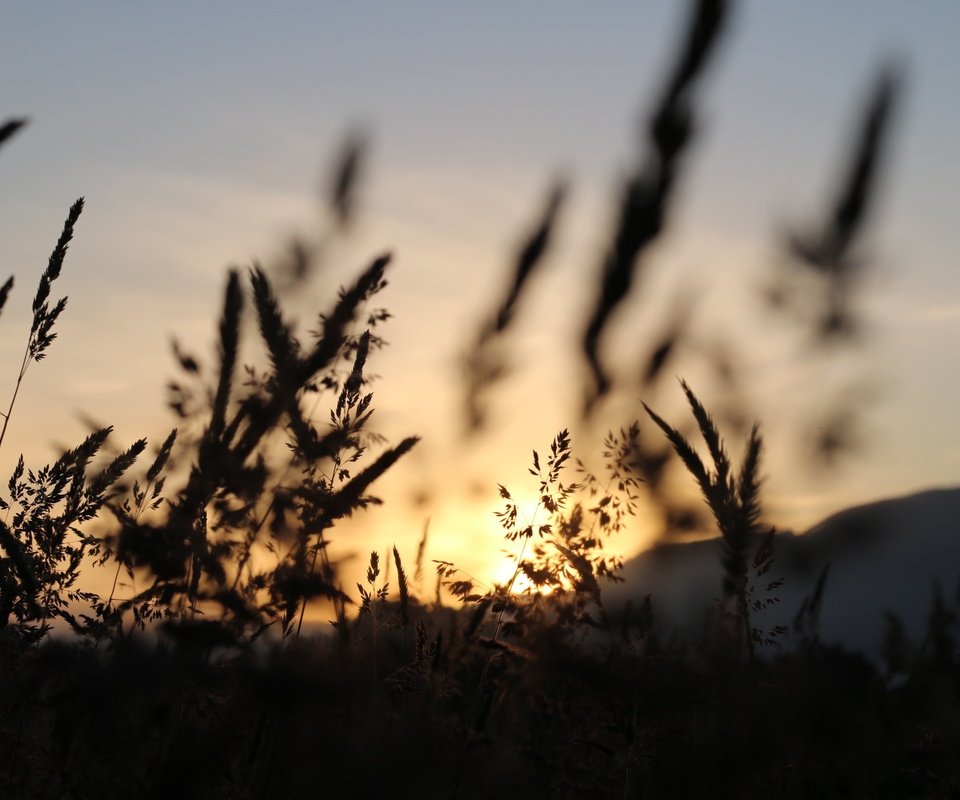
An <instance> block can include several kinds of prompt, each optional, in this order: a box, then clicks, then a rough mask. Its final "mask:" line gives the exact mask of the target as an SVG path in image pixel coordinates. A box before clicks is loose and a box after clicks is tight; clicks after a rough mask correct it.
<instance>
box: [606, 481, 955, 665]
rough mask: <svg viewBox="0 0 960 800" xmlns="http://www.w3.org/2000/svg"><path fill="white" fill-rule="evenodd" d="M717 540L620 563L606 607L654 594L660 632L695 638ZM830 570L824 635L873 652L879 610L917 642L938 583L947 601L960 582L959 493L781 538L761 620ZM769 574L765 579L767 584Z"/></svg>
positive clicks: (901, 502) (868, 507) (865, 511)
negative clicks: (773, 584) (774, 583)
mask: <svg viewBox="0 0 960 800" xmlns="http://www.w3.org/2000/svg"><path fill="white" fill-rule="evenodd" d="M719 547H720V541H719V539H710V540H706V541H701V542H693V543H687V544H662V545H659V546H657V547H654V548H652V549H651V550H648V551H647V552H645V553H643V554H641V555H640V556H638V557H636V558H634V559H632V560H630V561H629V562H627V563H626V564H625V566H624V571H623V575H624V578H625V579H626V580H625V582H624V583H622V584H618V585H617V586H616V587H611V588H609V589H607V590H606V594H607V597H608V602H609V603H610V605H611V606H613V607H616V606H619V605H622V604H623V603H624V602H625V601H626V599H627V598H628V597H634V598H636V597H637V596H638V595H639V596H641V597H642V596H643V595H646V594H647V593H651V594H652V595H653V603H654V612H655V615H656V618H657V619H658V620H659V624H660V629H661V631H662V632H664V633H669V632H671V631H673V630H675V629H678V628H679V629H680V631H681V632H683V633H685V634H686V635H688V636H689V635H691V634H693V635H696V634H697V633H698V632H699V626H700V625H701V623H702V621H703V614H704V609H705V608H707V607H708V606H709V605H710V604H711V602H712V601H713V599H714V598H717V597H719V596H720V593H721V589H720V586H721V577H722V575H721V565H720V560H719V558H718V556H719V552H718V551H719ZM827 562H829V563H830V572H829V576H828V579H827V582H826V588H825V591H824V595H823V608H822V612H821V617H820V633H821V639H822V640H823V641H825V642H837V643H843V644H845V645H847V646H849V647H852V648H856V649H860V650H863V651H864V652H866V653H868V654H870V655H876V654H877V652H878V648H879V646H880V643H881V638H882V633H883V622H884V618H883V612H884V611H892V612H894V613H895V614H897V615H898V616H899V617H900V618H901V619H902V621H903V623H904V625H905V628H906V630H907V632H908V634H909V635H910V636H911V638H912V639H913V640H914V641H915V642H918V641H919V640H920V639H921V638H922V636H923V633H924V626H925V624H926V619H927V614H928V612H929V608H930V600H931V596H932V591H933V588H932V587H933V585H934V582H939V584H940V586H941V588H942V590H943V592H944V594H945V596H947V597H953V596H954V594H955V593H956V592H957V590H958V580H960V488H946V489H932V490H928V491H923V492H919V493H916V494H912V495H908V496H904V497H897V498H891V499H886V500H880V501H877V502H873V503H868V504H865V505H860V506H855V507H852V508H848V509H845V510H843V511H840V512H838V513H836V514H833V515H831V516H829V517H827V518H826V519H825V520H823V521H822V522H820V523H819V524H817V525H815V526H813V527H812V528H810V529H809V530H808V531H807V532H806V533H804V534H801V535H794V534H792V533H778V534H777V537H776V543H775V547H774V565H773V569H772V571H771V573H770V575H769V579H770V580H773V579H775V578H780V577H782V578H783V579H784V585H783V587H782V588H780V589H779V590H776V591H775V592H774V594H775V595H776V596H778V597H779V598H780V602H779V603H778V604H777V605H775V606H773V607H772V608H771V609H769V610H768V611H766V612H764V614H763V615H762V616H761V617H759V618H758V620H757V621H758V623H760V624H765V623H769V624H774V623H780V624H787V625H791V624H792V623H793V618H794V616H795V614H796V612H797V610H798V609H799V608H800V605H801V603H802V602H803V599H804V598H805V597H806V596H808V595H809V594H810V593H811V592H812V591H813V588H814V586H815V584H816V580H817V577H818V576H819V574H820V572H821V570H822V569H823V567H824V565H825V564H826V563H827ZM766 579H767V578H766V576H765V577H764V579H762V580H766Z"/></svg>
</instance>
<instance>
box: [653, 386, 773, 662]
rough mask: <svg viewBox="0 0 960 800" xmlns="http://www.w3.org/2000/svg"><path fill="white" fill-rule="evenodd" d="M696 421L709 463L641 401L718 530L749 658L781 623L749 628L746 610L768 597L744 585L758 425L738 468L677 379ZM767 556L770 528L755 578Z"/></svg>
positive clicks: (753, 523)
mask: <svg viewBox="0 0 960 800" xmlns="http://www.w3.org/2000/svg"><path fill="white" fill-rule="evenodd" d="M680 385H681V386H682V387H683V391H684V394H686V396H687V402H688V403H689V404H690V410H691V411H692V413H693V417H694V419H695V420H696V422H697V427H698V428H699V430H700V434H701V436H702V437H703V440H704V442H705V444H706V445H707V452H708V453H709V454H710V459H711V460H712V462H713V468H712V469H709V468H708V467H707V466H706V465H705V464H704V463H703V460H702V459H701V458H700V456H699V455H698V454H697V451H696V450H695V449H694V448H693V446H692V445H691V444H690V443H689V442H688V441H687V440H686V438H685V437H684V436H683V435H682V434H681V433H680V432H679V431H678V430H677V429H676V428H673V427H671V426H670V425H669V424H668V423H667V422H666V421H664V420H663V419H662V418H661V417H659V416H658V415H657V414H656V413H655V412H654V411H653V410H652V409H650V408H649V407H648V406H647V405H646V404H645V403H644V408H645V409H646V411H647V414H649V415H650V418H651V419H652V420H653V421H654V422H655V423H656V424H657V426H658V427H659V428H660V429H661V430H662V431H663V432H664V434H665V435H666V437H667V439H668V440H669V442H670V444H671V445H672V446H673V449H674V450H675V451H676V453H677V455H678V456H679V457H680V460H681V461H682V462H683V465H684V466H685V467H686V468H687V470H688V471H689V472H690V474H691V475H692V476H693V478H694V479H695V480H696V482H697V485H698V486H699V487H700V491H701V493H702V494H703V499H704V501H705V502H706V503H707V505H708V506H709V507H710V511H711V513H712V514H713V518H714V521H715V522H716V525H717V528H718V529H719V531H720V536H721V542H722V546H723V559H722V560H723V569H724V577H723V594H724V598H725V599H727V600H732V601H733V603H734V610H733V620H734V633H735V636H736V639H737V641H738V643H739V644H740V645H741V646H745V647H746V649H747V651H748V653H749V655H750V658H751V659H752V658H753V655H754V643H755V642H756V641H758V640H759V641H770V640H772V639H775V638H776V637H777V636H779V635H780V634H781V633H783V632H785V630H786V629H785V628H780V627H778V628H776V629H774V630H772V631H770V632H768V633H766V634H764V633H762V632H760V631H758V630H755V629H754V628H753V627H752V626H751V623H750V616H751V612H752V611H758V610H761V609H762V608H765V607H766V605H768V602H767V600H766V599H765V598H762V597H758V596H757V594H758V592H757V590H756V588H754V587H751V585H750V566H751V564H750V562H749V560H748V559H749V549H750V547H751V545H752V544H753V543H754V542H755V541H756V539H757V537H759V536H760V535H761V534H763V533H764V532H765V529H764V526H763V524H762V523H761V519H760V451H761V446H762V441H761V438H760V428H759V426H758V425H756V424H754V426H753V428H751V430H750V434H749V436H748V438H747V445H746V450H745V452H744V455H743V462H742V464H741V465H740V470H739V472H735V471H734V467H733V464H732V462H731V461H730V457H729V455H727V451H726V449H725V447H724V444H723V439H722V438H721V437H720V432H719V431H718V430H717V426H716V424H715V423H714V421H713V418H712V417H711V416H710V414H709V413H708V412H707V410H706V408H704V406H703V404H702V403H701V402H700V401H699V400H698V399H697V396H696V395H695V394H694V393H693V391H692V390H691V389H690V387H689V386H687V384H686V383H685V382H684V381H681V382H680ZM772 559H773V530H772V529H771V530H767V531H766V536H764V537H763V539H762V540H761V541H760V544H759V546H758V547H757V550H756V554H755V556H754V559H753V563H752V566H753V570H754V578H755V579H759V578H761V577H762V576H764V575H765V574H766V573H767V572H768V571H769V569H770V566H771V564H772ZM779 586H780V581H771V582H769V583H768V584H767V587H766V593H769V592H771V591H774V590H776V589H777V588H779Z"/></svg>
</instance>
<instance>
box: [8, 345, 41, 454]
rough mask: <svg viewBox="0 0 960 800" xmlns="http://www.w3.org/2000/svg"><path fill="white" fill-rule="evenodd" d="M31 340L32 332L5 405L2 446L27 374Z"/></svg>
mask: <svg viewBox="0 0 960 800" xmlns="http://www.w3.org/2000/svg"><path fill="white" fill-rule="evenodd" d="M32 341H33V334H32V333H31V334H30V339H29V340H27V349H26V351H25V352H24V354H23V361H22V362H21V363H20V374H19V375H18V376H17V385H16V386H15V387H13V397H11V398H10V405H9V406H7V413H6V414H4V415H3V429H2V430H0V446H3V437H4V436H6V435H7V425H9V424H10V415H11V414H12V413H13V404H14V403H16V402H17V394H18V393H19V391H20V384H21V383H23V376H24V375H26V374H27V366H29V364H30V342H32Z"/></svg>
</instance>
